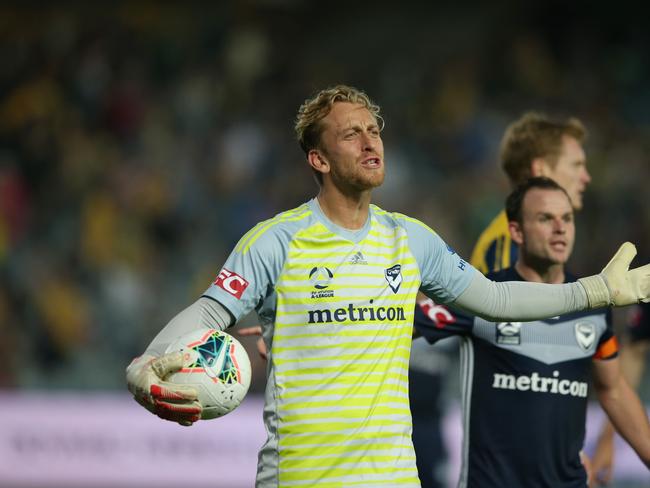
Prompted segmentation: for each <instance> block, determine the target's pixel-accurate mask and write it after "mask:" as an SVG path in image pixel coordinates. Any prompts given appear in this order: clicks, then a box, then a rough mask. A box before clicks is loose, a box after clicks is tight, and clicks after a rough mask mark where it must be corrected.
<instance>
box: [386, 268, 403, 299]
mask: <svg viewBox="0 0 650 488" xmlns="http://www.w3.org/2000/svg"><path fill="white" fill-rule="evenodd" d="M384 276H385V277H386V281H388V286H390V289H391V290H393V293H397V290H399V287H400V285H401V284H402V265H401V264H396V265H395V266H391V267H390V268H386V269H385V270H384Z"/></svg>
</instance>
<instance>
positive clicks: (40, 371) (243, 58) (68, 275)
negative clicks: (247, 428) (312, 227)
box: [0, 0, 650, 391]
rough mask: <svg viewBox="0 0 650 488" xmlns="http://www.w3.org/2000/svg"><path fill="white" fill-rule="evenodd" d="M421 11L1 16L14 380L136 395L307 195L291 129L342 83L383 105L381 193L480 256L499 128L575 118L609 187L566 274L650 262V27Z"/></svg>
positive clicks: (61, 10)
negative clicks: (184, 318)
mask: <svg viewBox="0 0 650 488" xmlns="http://www.w3.org/2000/svg"><path fill="white" fill-rule="evenodd" d="M423 3H424V2H418V3H414V4H413V5H412V6H408V5H407V4H404V3H403V2H402V3H399V6H397V5H398V3H397V2H387V3H381V2H372V3H365V2H352V3H347V2H340V1H336V0H335V1H330V2H308V1H300V0H257V1H242V2H183V3H172V2H137V1H135V2H117V3H110V2H99V3H97V4H95V3H92V2H88V3H87V4H86V3H81V2H80V3H65V2H42V3H39V2H25V3H3V4H2V5H0V386H1V387H3V388H13V389H48V390H49V389H53V390H61V389H75V390H79V389H81V390H96V389H115V390H118V389H120V390H124V388H125V386H124V368H125V366H126V365H127V364H128V363H129V361H130V360H131V358H132V357H133V356H135V355H137V354H139V353H140V352H142V350H143V348H144V346H145V345H146V344H147V343H148V342H149V340H150V339H151V338H152V337H153V335H154V334H155V332H156V331H157V330H158V329H160V328H161V327H162V326H163V325H164V324H165V323H166V322H167V320H168V319H170V318H171V317H172V316H173V315H174V314H175V313H176V312H178V311H179V310H181V309H182V308H183V307H185V306H186V305H188V304H190V303H191V302H192V301H194V300H195V299H196V298H197V297H198V296H199V295H200V294H201V292H202V291H203V290H204V289H205V288H207V286H208V285H209V284H210V282H211V281H212V280H213V279H214V277H215V275H216V273H217V272H218V271H219V269H220V267H221V264H222V263H223V261H224V260H225V258H226V257H227V254H228V253H229V251H230V249H231V248H232V247H233V245H234V244H235V243H236V242H237V240H238V239H239V237H241V235H242V234H243V233H244V232H246V231H247V230H248V229H249V228H250V227H252V226H253V225H254V224H255V223H257V222H258V221H260V220H262V219H266V218H269V217H272V216H273V215H275V214H276V213H277V212H279V211H282V210H285V209H289V208H293V207H296V206H298V205H299V204H301V203H302V202H304V201H306V200H307V199H308V198H310V197H312V196H313V195H314V194H315V192H316V186H315V183H314V182H313V180H312V177H311V173H310V172H309V170H308V168H307V165H306V164H305V162H304V156H303V154H302V153H301V152H300V149H299V147H298V144H297V142H296V141H295V138H294V134H293V120H294V117H295V113H296V110H297V108H298V106H299V105H300V104H301V103H302V101H303V100H304V99H305V98H307V97H308V96H310V95H311V94H313V93H314V92H315V91H317V90H318V89H321V88H324V87H326V86H329V85H334V84H338V83H346V84H351V85H354V86H356V87H358V88H361V89H363V90H365V91H366V92H367V93H368V94H369V95H370V96H371V97H372V98H373V99H374V100H375V101H376V102H377V103H379V104H380V105H381V107H382V113H383V115H384V118H385V120H386V127H385V130H384V142H385V146H386V160H387V180H386V183H385V184H384V186H383V187H382V188H381V189H380V190H379V191H377V193H376V196H375V202H376V203H378V204H379V205H381V206H382V207H384V208H386V209H389V210H395V211H399V212H403V213H407V214H409V215H412V216H414V217H418V218H420V219H421V220H423V221H424V222H426V223H427V224H429V225H430V226H431V227H432V228H434V229H435V230H436V231H437V232H439V233H440V234H441V235H442V236H443V237H444V238H445V240H446V241H447V242H448V243H449V244H451V245H452V246H454V247H455V248H456V250H457V251H459V253H460V254H461V255H464V256H466V257H469V253H470V251H471V248H472V245H473V243H474V242H475V240H476V238H477V237H478V235H479V233H480V231H481V230H482V229H483V227H485V225H487V223H488V222H489V220H490V219H491V218H492V217H493V216H494V215H496V213H497V212H498V211H499V209H500V208H501V207H502V206H503V201H504V198H505V195H506V194H507V192H508V185H507V182H506V178H505V176H504V175H503V173H502V172H501V170H500V169H499V166H498V146H499V141H500V138H501V135H502V133H503V130H504V129H505V127H506V125H507V124H508V123H509V122H511V121H512V120H514V119H515V118H517V117H519V115H521V113H523V112H524V111H526V110H530V109H535V110H540V111H545V112H548V113H550V114H558V115H574V116H577V117H579V118H580V119H581V120H582V121H583V122H584V123H585V125H586V127H587V128H588V130H589V139H588V141H587V145H586V149H587V156H588V160H589V164H588V168H589V171H590V172H591V175H592V178H593V182H592V184H591V185H590V186H589V188H588V191H587V193H586V195H585V209H584V210H583V211H582V212H581V213H580V214H579V216H578V219H577V222H578V240H577V245H576V251H575V252H574V255H573V257H572V259H571V262H570V268H571V269H572V270H573V271H574V272H575V273H576V274H579V275H584V274H592V273H595V272H598V271H599V270H600V268H601V267H602V266H603V265H604V264H605V263H606V261H607V260H608V259H609V257H610V256H611V254H612V253H613V252H614V250H615V249H616V248H617V247H618V245H619V244H620V243H621V242H622V241H624V240H631V241H632V242H634V243H636V245H637V247H638V249H639V258H638V259H637V261H636V262H637V263H641V262H648V261H650V199H649V197H648V186H649V184H650V137H649V136H650V63H649V62H648V52H649V48H650V34H649V32H650V30H649V29H647V26H646V25H645V24H646V21H645V20H644V15H642V14H641V13H640V12H639V13H635V11H634V9H631V8H623V7H624V3H623V4H620V3H619V4H617V5H615V6H613V5H612V4H611V2H608V3H599V2H590V3H586V2H559V1H546V2H514V1H505V2H484V3H476V4H468V3H462V2H447V1H443V2H430V4H429V3H424V4H423ZM247 322H248V323H251V324H254V323H255V322H254V318H250V319H249V320H248V321H247ZM246 343H247V344H248V345H249V346H250V348H249V352H251V358H252V359H253V362H254V366H255V373H256V375H255V378H256V379H255V381H254V383H253V389H254V390H256V391H260V390H261V389H262V388H263V379H262V377H263V367H262V363H261V361H259V359H258V358H257V357H256V355H255V354H254V345H253V342H252V339H247V340H246Z"/></svg>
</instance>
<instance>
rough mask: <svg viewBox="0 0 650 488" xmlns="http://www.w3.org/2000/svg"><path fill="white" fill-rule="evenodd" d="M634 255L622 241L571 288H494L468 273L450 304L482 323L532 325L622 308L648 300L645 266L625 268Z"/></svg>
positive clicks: (649, 271) (525, 285)
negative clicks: (467, 279) (569, 315)
mask: <svg viewBox="0 0 650 488" xmlns="http://www.w3.org/2000/svg"><path fill="white" fill-rule="evenodd" d="M635 255H636V248H635V247H634V245H633V244H631V243H629V242H626V243H624V244H623V245H621V247H620V248H619V250H618V251H617V252H616V254H615V255H614V257H613V258H612V259H611V260H610V262H609V263H608V264H607V266H605V268H604V269H603V270H602V271H601V272H600V273H599V274H597V275H594V276H589V277H587V278H581V279H580V280H578V281H577V282H576V283H567V284H562V285H549V284H545V283H521V282H503V283H495V282H492V281H490V280H488V279H487V278H485V277H484V276H482V275H481V274H480V273H474V276H473V279H472V281H471V282H470V284H469V286H468V287H467V289H466V290H465V291H464V292H463V293H462V294H461V295H460V296H459V297H458V298H457V299H456V301H455V302H454V303H455V304H456V305H458V306H460V307H462V308H463V309H465V310H467V311H469V312H471V313H474V314H476V315H479V316H481V317H483V318H485V319H487V320H493V321H494V320H526V321H529V320H534V319H540V318H545V317H552V316H555V315H561V314H564V313H569V312H574V311H578V310H584V309H596V308H600V307H603V306H606V305H611V306H616V307H620V306H625V305H631V304H633V303H639V302H647V301H649V300H650V264H646V265H645V266H641V267H639V268H634V269H629V266H630V262H631V261H632V259H633V258H634V256H635Z"/></svg>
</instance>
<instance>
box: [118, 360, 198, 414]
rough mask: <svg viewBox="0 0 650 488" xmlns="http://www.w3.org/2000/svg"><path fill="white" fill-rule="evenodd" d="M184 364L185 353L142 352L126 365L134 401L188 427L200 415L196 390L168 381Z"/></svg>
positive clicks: (128, 382) (127, 378)
mask: <svg viewBox="0 0 650 488" xmlns="http://www.w3.org/2000/svg"><path fill="white" fill-rule="evenodd" d="M182 367H183V354H182V353H180V352H173V353H169V354H164V355H162V356H160V357H155V356H150V355H143V356H140V357H137V358H135V359H134V360H133V361H132V362H131V364H129V366H128V367H127V368H126V382H127V384H128V387H129V391H130V392H131V393H133V397H134V398H135V400H136V401H137V402H138V403H139V404H140V405H142V406H143V407H144V408H146V409H147V410H149V411H150V412H152V413H155V414H156V415H157V416H158V417H160V418H162V419H165V420H171V421H172V422H178V423H179V424H181V425H185V426H189V425H192V424H193V423H194V422H196V421H197V420H199V419H200V418H201V410H202V408H201V404H200V403H199V402H198V400H197V396H198V394H197V391H196V390H195V389H194V388H192V387H191V386H184V385H176V384H174V383H170V382H168V381H165V380H164V378H165V377H167V375H168V374H170V373H173V372H174V371H177V370H179V369H181V368H182Z"/></svg>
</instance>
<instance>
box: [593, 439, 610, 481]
mask: <svg viewBox="0 0 650 488" xmlns="http://www.w3.org/2000/svg"><path fill="white" fill-rule="evenodd" d="M592 469H593V475H594V481H595V486H607V485H608V484H609V483H610V482H611V481H612V475H613V471H614V434H613V431H612V432H611V434H609V435H608V433H603V434H601V435H600V437H599V438H598V443H597V444H596V451H595V452H594V456H593V459H592Z"/></svg>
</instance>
